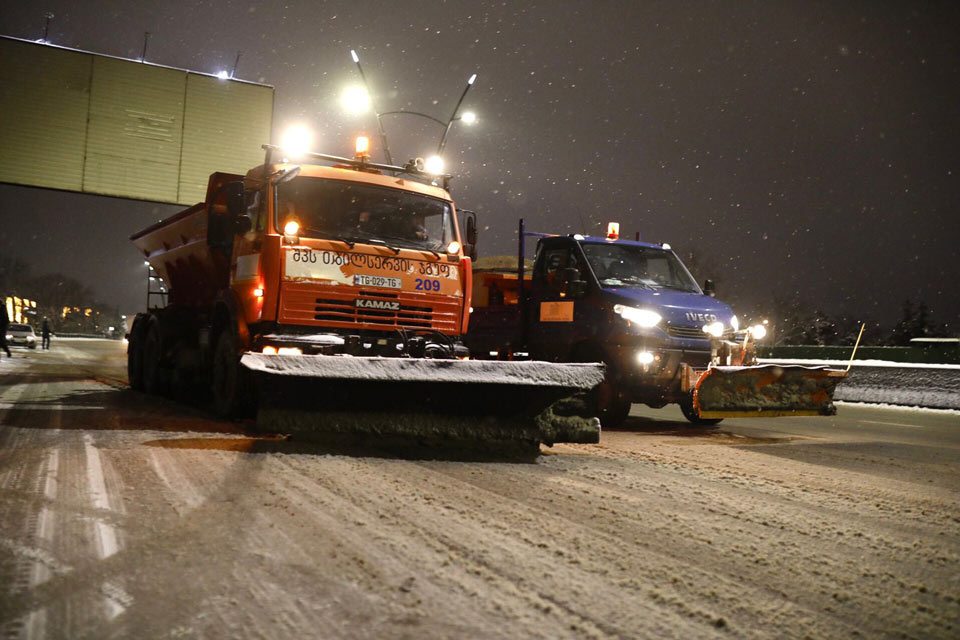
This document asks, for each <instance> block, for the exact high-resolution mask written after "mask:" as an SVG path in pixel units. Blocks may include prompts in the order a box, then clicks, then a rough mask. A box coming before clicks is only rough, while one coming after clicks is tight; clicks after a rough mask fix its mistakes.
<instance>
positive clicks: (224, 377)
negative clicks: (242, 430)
mask: <svg viewBox="0 0 960 640" xmlns="http://www.w3.org/2000/svg"><path fill="white" fill-rule="evenodd" d="M245 382H246V377H245V376H244V375H243V371H242V370H241V367H240V359H239V358H238V357H237V338H236V337H235V336H234V335H233V332H232V331H230V330H224V331H222V332H221V333H220V337H219V338H217V347H216V349H215V350H214V352H213V384H212V391H213V408H214V410H215V411H216V412H217V414H219V415H220V416H222V417H224V418H237V417H241V416H244V415H247V414H248V413H250V412H251V409H252V401H251V397H250V394H249V389H247V388H246V387H247V386H248V385H246V384H245Z"/></svg>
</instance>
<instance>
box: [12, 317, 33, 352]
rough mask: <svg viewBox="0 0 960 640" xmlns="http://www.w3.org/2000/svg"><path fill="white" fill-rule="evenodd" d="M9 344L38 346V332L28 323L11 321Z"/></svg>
mask: <svg viewBox="0 0 960 640" xmlns="http://www.w3.org/2000/svg"><path fill="white" fill-rule="evenodd" d="M7 344H8V345H10V346H11V347H12V346H16V345H19V346H22V347H30V348H31V349H36V348H37V334H36V333H34V332H33V327H31V326H30V325H28V324H17V323H10V325H9V326H8V327H7Z"/></svg>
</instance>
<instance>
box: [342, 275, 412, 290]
mask: <svg viewBox="0 0 960 640" xmlns="http://www.w3.org/2000/svg"><path fill="white" fill-rule="evenodd" d="M353 284H355V285H356V286H358V287H383V288H386V289H400V288H401V284H400V278H385V277H384V276H368V275H366V274H362V273H358V274H356V275H354V276H353Z"/></svg>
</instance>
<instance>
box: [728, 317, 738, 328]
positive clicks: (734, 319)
mask: <svg viewBox="0 0 960 640" xmlns="http://www.w3.org/2000/svg"><path fill="white" fill-rule="evenodd" d="M730 326H731V327H733V330H734V331H740V321H739V320H738V319H737V316H733V317H732V318H730Z"/></svg>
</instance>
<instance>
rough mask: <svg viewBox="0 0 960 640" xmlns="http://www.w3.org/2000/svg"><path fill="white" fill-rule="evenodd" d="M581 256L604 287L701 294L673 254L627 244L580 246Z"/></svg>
mask: <svg viewBox="0 0 960 640" xmlns="http://www.w3.org/2000/svg"><path fill="white" fill-rule="evenodd" d="M582 247H583V253H584V254H585V255H586V256H587V262H589V263H590V267H591V268H592V269H593V272H594V274H596V276H597V280H599V281H600V285H601V286H603V287H647V288H651V289H660V288H663V289H678V290H680V291H689V292H690V293H700V287H698V286H697V283H696V282H695V281H694V279H693V277H692V276H691V275H690V272H689V271H687V269H686V267H684V266H683V263H682V262H680V259H679V258H677V256H675V255H674V254H673V253H672V252H670V251H665V250H663V249H656V248H653V247H641V246H637V245H627V244H613V243H610V244H607V243H604V244H588V243H583V244H582Z"/></svg>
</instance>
